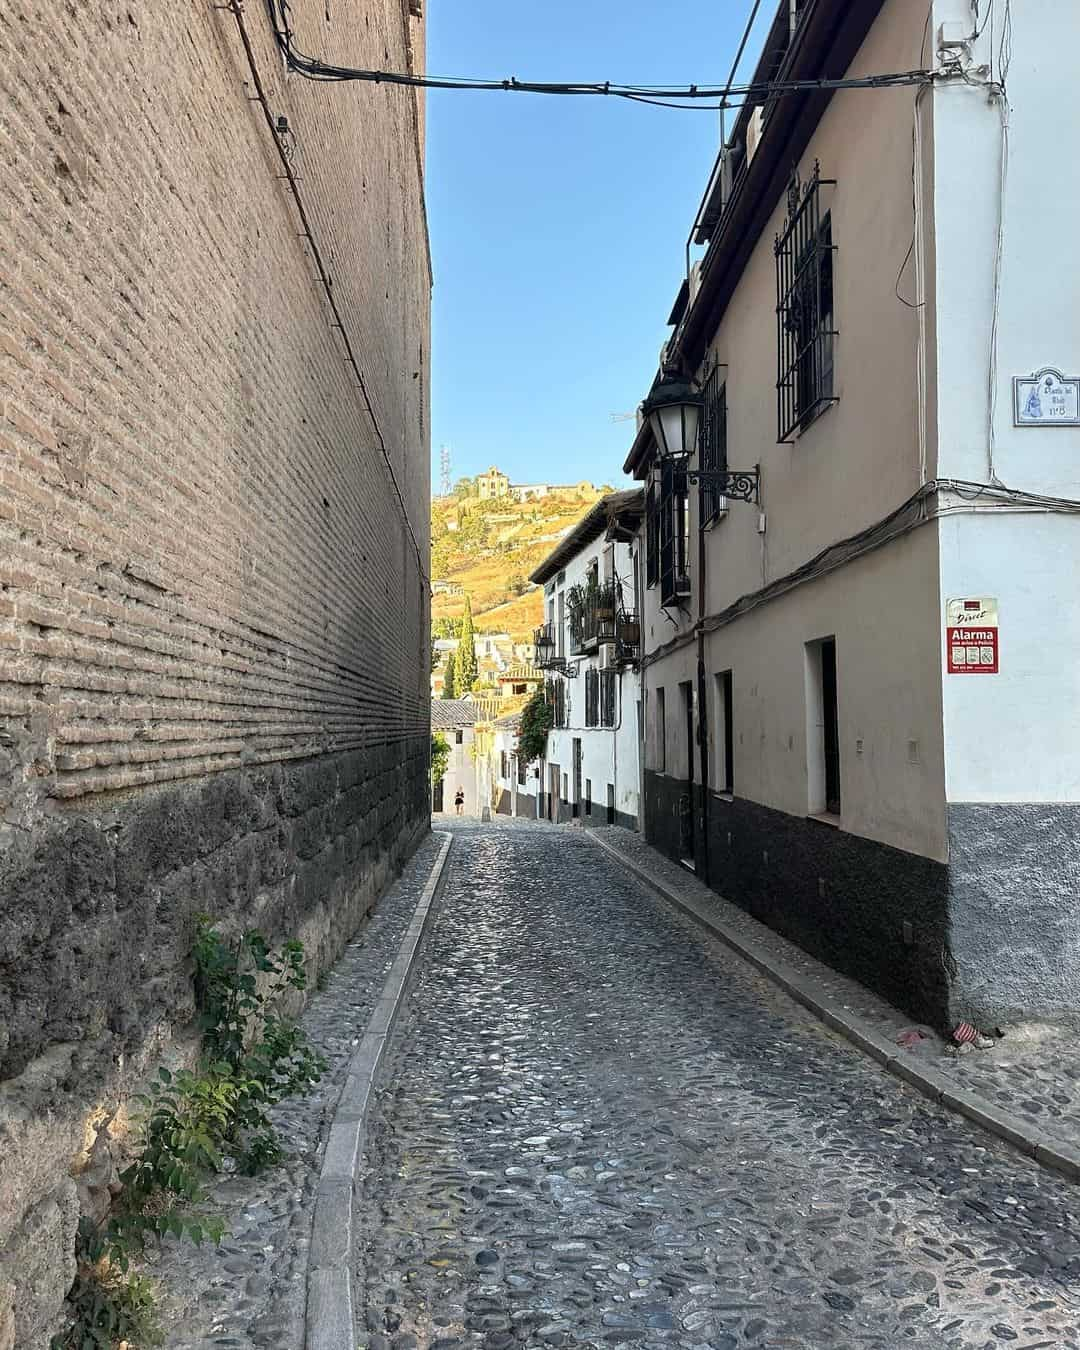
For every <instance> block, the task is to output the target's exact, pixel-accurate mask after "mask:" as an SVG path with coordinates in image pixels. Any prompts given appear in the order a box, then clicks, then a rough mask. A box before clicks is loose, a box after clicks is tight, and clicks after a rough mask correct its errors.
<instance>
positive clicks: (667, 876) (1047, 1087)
mask: <svg viewBox="0 0 1080 1350" xmlns="http://www.w3.org/2000/svg"><path fill="white" fill-rule="evenodd" d="M603 835H604V838H605V839H606V840H607V841H608V842H609V843H612V844H614V845H615V846H616V847H617V848H618V849H619V850H620V851H621V852H623V853H625V854H626V855H627V856H628V857H629V858H630V859H631V860H632V861H633V862H634V863H636V864H637V865H638V866H639V867H644V868H645V869H646V870H647V871H650V872H651V873H653V874H654V875H656V876H658V877H659V878H660V879H662V880H663V881H665V882H666V883H668V884H669V885H671V884H674V885H675V886H677V887H678V888H679V889H681V890H682V891H684V892H688V893H689V894H690V895H691V896H693V897H696V898H697V899H698V900H699V902H701V903H702V904H703V905H704V907H705V909H706V910H707V911H712V912H714V913H715V914H716V917H717V918H718V919H720V920H722V921H723V923H725V924H726V925H728V926H729V927H731V928H733V929H734V930H735V931H736V932H737V933H738V934H739V935H740V937H742V938H747V939H749V940H750V941H751V942H753V943H754V944H755V946H757V947H758V948H761V949H764V950H765V951H767V952H770V953H771V954H772V955H774V956H776V957H779V958H780V960H782V961H783V962H785V963H786V964H787V965H789V966H791V967H793V968H794V969H795V970H797V971H799V972H800V973H801V974H803V975H807V976H810V977H811V978H812V979H814V980H815V981H816V982H817V983H818V984H819V985H820V986H821V988H822V989H823V990H824V991H825V992H826V993H827V994H829V995H830V997H832V998H833V999H835V1000H837V1001H838V1002H840V1003H842V1004H844V1005H845V1006H846V1007H847V1008H849V1009H851V1010H852V1011H853V1012H857V1013H858V1014H859V1016H860V1017H861V1018H862V1019H863V1020H864V1021H866V1022H868V1023H869V1024H870V1025H871V1026H873V1027H874V1028H875V1029H876V1030H877V1031H879V1032H880V1033H881V1034H882V1035H884V1036H886V1037H888V1038H889V1039H892V1040H895V1038H896V1036H897V1035H898V1034H899V1033H900V1032H902V1031H904V1030H910V1029H911V1028H912V1025H913V1024H912V1022H911V1019H910V1018H909V1017H906V1016H905V1015H904V1014H903V1013H902V1012H899V1011H898V1010H897V1009H896V1008H894V1007H892V1005H891V1004H889V1003H887V1002H886V1001H885V1000H884V999H882V998H879V997H878V996H877V995H876V994H874V993H872V992H871V991H870V990H869V989H867V988H865V987H864V986H863V985H861V984H859V983H858V982H857V981H855V980H851V979H848V978H847V977H846V976H844V975H841V974H839V973H838V972H837V971H835V970H830V969H829V967H828V966H825V965H823V964H822V963H821V962H820V961H818V960H816V959H815V958H814V957H812V956H810V955H809V954H808V953H807V952H804V951H803V950H802V949H801V948H800V947H797V946H796V945H795V943H793V942H789V941H788V940H787V939H786V938H785V937H782V936H781V935H780V934H779V933H776V932H774V931H773V930H772V929H771V928H768V927H766V925H765V924H763V923H759V922H758V920H757V919H755V918H754V917H753V916H752V915H750V914H747V913H746V911H745V910H742V909H740V908H739V907H738V906H737V905H735V904H732V903H731V902H730V901H728V900H724V899H722V898H721V897H720V896H718V895H717V894H716V893H715V892H714V891H711V890H709V889H708V887H706V886H704V885H702V883H701V882H699V881H698V880H697V878H696V877H694V876H692V875H691V874H690V873H688V872H687V871H686V870H685V869H684V868H681V867H679V866H678V865H677V864H676V863H673V862H671V861H670V860H669V859H667V858H665V857H664V856H663V855H662V854H660V853H658V852H657V851H656V850H655V849H654V848H651V847H650V846H649V845H648V844H647V843H646V842H645V840H644V839H643V838H642V837H641V835H640V834H635V833H633V832H632V831H630V830H624V829H606V830H604V831H603ZM922 1030H924V1031H925V1032H926V1033H927V1035H926V1039H925V1040H924V1041H922V1042H920V1043H918V1044H917V1045H915V1046H913V1047H912V1048H910V1049H908V1050H906V1051H904V1053H905V1054H906V1055H909V1056H910V1057H911V1058H912V1059H915V1060H918V1061H920V1062H922V1063H923V1064H928V1065H930V1066H932V1067H933V1068H934V1069H936V1070H937V1071H938V1072H940V1073H945V1074H947V1075H948V1076H949V1077H950V1078H951V1079H952V1080H953V1081H954V1082H955V1083H956V1084H957V1086H959V1087H961V1088H964V1089H965V1090H967V1091H969V1092H975V1093H978V1094H979V1096H981V1097H984V1098H986V1099H987V1100H988V1101H991V1102H996V1103H997V1104H998V1105H999V1106H1002V1107H1004V1108H1005V1109H1006V1110H1008V1111H1011V1112H1012V1113H1013V1114H1014V1115H1017V1116H1020V1117H1021V1118H1022V1119H1024V1120H1027V1121H1028V1122H1030V1123H1031V1124H1032V1125H1034V1126H1035V1127H1036V1128H1037V1129H1039V1130H1041V1131H1042V1132H1043V1133H1044V1134H1046V1135H1050V1136H1052V1137H1053V1138H1055V1139H1060V1140H1062V1141H1064V1142H1065V1143H1068V1144H1071V1145H1072V1146H1073V1147H1074V1148H1080V1035H1078V1034H1077V1028H1075V1027H1067V1026H1055V1025H1048V1024H1045V1023H1039V1022H1028V1023H1024V1024H1021V1025H1017V1026H1009V1027H1006V1028H1005V1029H1004V1031H1005V1035H1004V1038H1003V1039H1001V1040H999V1041H996V1042H995V1044H994V1046H993V1047H992V1048H991V1049H989V1050H974V1049H970V1048H969V1051H968V1053H965V1054H962V1055H958V1054H957V1051H956V1047H955V1046H950V1045H945V1044H944V1043H943V1042H942V1041H941V1039H940V1038H939V1037H938V1036H937V1035H936V1034H934V1032H933V1031H932V1029H931V1028H929V1027H924V1028H922ZM898 1048H899V1047H898Z"/></svg>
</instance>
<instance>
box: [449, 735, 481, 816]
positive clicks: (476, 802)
mask: <svg viewBox="0 0 1080 1350" xmlns="http://www.w3.org/2000/svg"><path fill="white" fill-rule="evenodd" d="M439 729H440V730H442V734H443V735H444V736H445V737H446V739H447V742H448V743H449V745H450V763H449V765H448V767H447V770H446V777H445V778H444V779H443V810H444V811H447V812H451V811H453V810H454V795H455V793H456V792H457V790H458V788H459V787H460V788H464V789H465V815H467V816H478V815H479V814H480V806H481V801H480V788H479V779H478V775H477V764H476V760H475V759H474V758H473V755H472V753H471V752H472V747H473V742H474V740H475V734H474V732H473V728H472V727H457V728H454V727H451V728H449V729H443V728H439ZM458 731H460V732H461V735H462V743H461V744H460V745H458V744H457V732H458Z"/></svg>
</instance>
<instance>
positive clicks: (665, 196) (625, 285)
mask: <svg viewBox="0 0 1080 1350" xmlns="http://www.w3.org/2000/svg"><path fill="white" fill-rule="evenodd" d="M750 7H751V0H712V3H710V4H706V5H701V4H699V3H698V4H691V3H689V0H666V3H664V4H663V5H660V4H657V3H656V0H648V2H647V0H585V3H583V0H547V3H545V4H523V3H516V4H515V3H510V4H508V3H506V0H431V3H430V4H429V5H428V7H427V12H428V69H429V70H430V71H431V73H432V74H437V75H456V76H479V77H484V78H487V77H495V78H503V77H505V76H509V75H513V76H516V77H517V78H519V79H533V80H612V81H619V82H627V83H643V84H644V83H648V84H660V83H667V84H690V83H698V84H702V83H706V82H711V83H716V84H720V83H722V82H723V80H724V79H725V78H726V76H727V74H728V70H729V67H730V64H731V60H732V57H733V55H734V53H735V50H736V48H737V46H738V42H739V39H740V37H741V36H742V30H743V26H744V24H745V23H746V19H747V15H748V13H749V11H750ZM775 7H776V6H775V0H766V3H764V4H763V5H762V7H761V8H762V14H761V17H760V18H759V21H758V24H759V28H763V27H764V23H765V22H767V20H768V19H769V18H771V16H772V13H773V12H774V10H775ZM759 47H760V34H755V38H754V39H753V40H752V41H751V43H750V45H749V48H748V51H747V55H746V56H745V57H744V60H743V64H742V69H743V70H744V71H746V70H749V69H751V68H752V62H753V60H754V59H755V57H756V54H757V51H758V50H759ZM718 147H719V115H718V114H717V113H715V112H706V111H698V112H683V111H675V110H670V111H669V110H665V109H661V108H652V107H645V106H640V105H637V104H632V103H627V102H625V101H623V100H616V99H610V100H608V99H590V98H551V97H543V96H537V95H526V94H502V93H491V94H488V93H472V92H468V93H449V92H441V93H440V92H438V91H430V92H429V94H428V141H427V201H428V215H429V222H430V229H431V239H432V254H433V262H434V269H435V290H434V295H433V316H432V326H433V338H432V344H433V346H432V412H431V418H432V434H431V445H432V463H433V476H434V480H435V481H436V482H437V479H438V468H439V450H440V446H441V445H443V444H446V445H448V446H449V447H450V451H451V456H452V460H453V476H454V477H455V478H457V477H460V476H461V475H463V474H474V473H476V472H478V471H479V470H481V469H485V468H487V466H488V465H489V464H492V463H496V464H498V465H499V467H500V468H502V469H505V470H506V471H507V472H508V473H509V474H510V476H511V478H512V479H514V480H515V481H524V482H529V481H556V482H559V481H567V480H570V481H573V480H576V479H580V478H591V479H592V480H593V481H595V482H610V483H615V482H617V481H618V480H619V477H620V475H621V469H622V462H623V459H624V458H625V455H626V451H627V449H628V448H629V445H630V441H631V439H632V437H633V423H632V422H621V423H613V422H612V420H611V416H610V415H611V414H612V413H622V412H630V411H631V410H632V409H633V408H634V407H635V406H636V404H637V403H638V402H639V401H640V400H641V398H642V397H643V396H644V394H645V392H646V391H647V388H648V384H649V381H650V379H651V377H652V375H653V373H654V372H655V370H656V364H657V357H658V354H659V350H660V344H661V343H662V342H663V340H664V339H665V337H666V336H667V334H668V329H667V328H666V327H665V324H664V320H665V319H666V318H667V316H668V313H669V312H670V308H671V304H672V301H673V300H674V298H675V294H676V292H677V290H678V287H679V284H680V282H681V279H682V276H683V270H684V262H683V258H684V246H685V242H686V235H687V232H688V230H689V228H690V224H691V222H692V219H693V215H694V212H695V210H696V208H697V205H698V202H699V201H700V199H701V194H702V192H703V191H704V188H705V184H706V181H707V179H708V175H709V172H710V170H711V168H712V164H713V160H714V158H715V156H716V152H717V149H718Z"/></svg>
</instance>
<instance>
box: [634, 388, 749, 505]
mask: <svg viewBox="0 0 1080 1350" xmlns="http://www.w3.org/2000/svg"><path fill="white" fill-rule="evenodd" d="M703 406H704V399H703V398H702V396H701V392H700V390H697V389H695V388H694V386H693V385H692V384H691V383H690V381H689V380H684V379H682V378H681V377H680V376H678V375H675V374H672V373H670V372H665V374H663V375H662V376H661V377H660V380H659V382H658V383H657V384H656V385H654V386H653V389H652V391H651V392H650V394H649V396H648V398H647V399H646V400H645V402H644V403H643V404H642V405H641V411H642V412H643V413H644V415H645V416H646V417H647V418H648V421H649V430H650V431H651V432H652V434H653V439H654V440H655V441H656V447H657V450H658V452H659V459H660V462H661V463H663V462H664V461H665V460H667V461H668V462H669V463H671V464H673V465H676V466H678V468H680V469H681V470H683V471H684V472H685V474H686V481H687V482H688V483H700V484H701V485H702V486H703V487H707V488H712V489H713V491H715V492H716V493H718V494H719V495H720V496H721V497H729V498H731V499H733V500H735V501H741V502H756V501H757V500H758V487H759V482H760V477H761V471H760V468H759V467H758V466H757V465H755V466H754V468H752V469H694V468H691V467H690V456H691V455H692V454H693V453H694V451H695V450H696V449H697V446H698V430H699V427H700V425H701V413H702V408H703Z"/></svg>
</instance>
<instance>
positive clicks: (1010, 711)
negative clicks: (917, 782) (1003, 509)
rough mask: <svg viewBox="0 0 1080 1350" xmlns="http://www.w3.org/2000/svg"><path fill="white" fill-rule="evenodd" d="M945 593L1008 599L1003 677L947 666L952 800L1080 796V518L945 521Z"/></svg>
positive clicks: (1002, 620)
mask: <svg viewBox="0 0 1080 1350" xmlns="http://www.w3.org/2000/svg"><path fill="white" fill-rule="evenodd" d="M940 529H941V587H942V598H943V601H944V600H947V599H949V598H955V599H960V598H963V597H965V596H972V597H981V596H990V597H994V598H996V599H997V601H998V606H999V624H1000V627H999V638H998V641H999V653H1000V654H999V663H1000V673H999V674H997V675H949V674H947V673H946V670H945V654H944V641H943V637H944V623H945V619H944V607H943V609H942V613H941V615H940V616H939V621H938V624H939V629H940V631H941V633H942V655H941V663H942V666H941V668H942V675H941V679H942V681H943V682H944V710H945V743H946V791H947V794H948V799H949V800H950V801H955V802H1018V801H1023V802H1078V801H1080V604H1077V602H1076V599H1075V595H1074V592H1075V589H1076V586H1077V583H1078V581H1080V516H1061V515H1056V516H1055V515H1007V516H1000V517H996V518H994V519H992V520H988V519H986V518H985V517H984V516H979V517H975V516H971V515H960V516H953V517H950V518H947V519H945V520H943V521H942V522H941V524H940Z"/></svg>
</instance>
